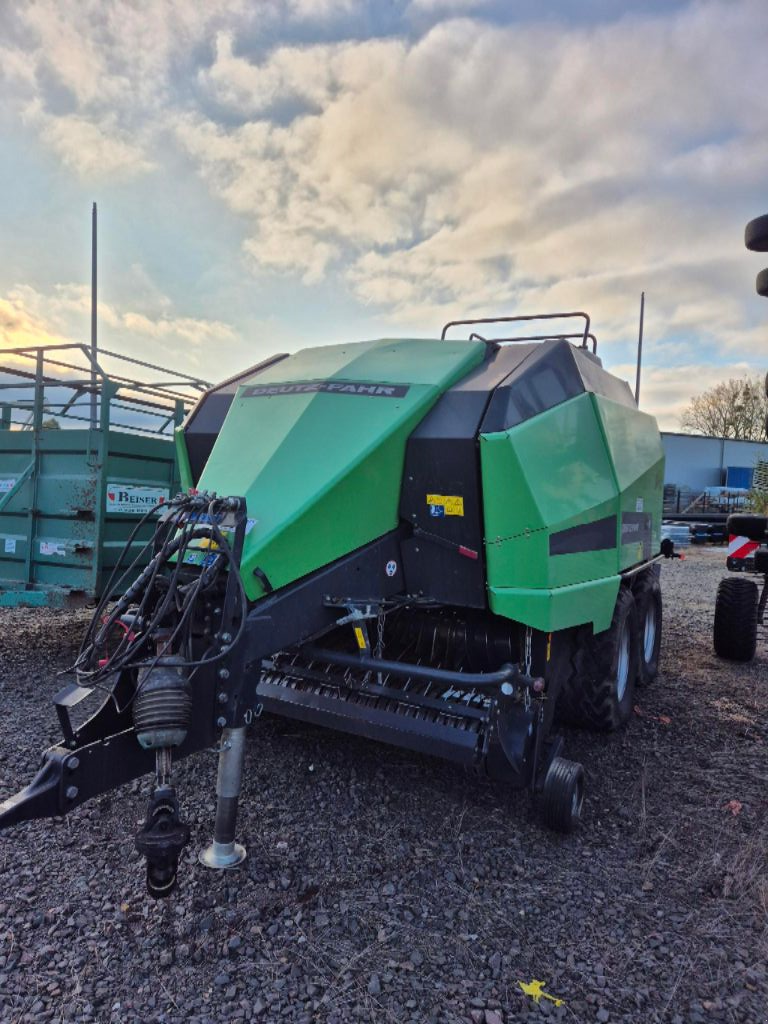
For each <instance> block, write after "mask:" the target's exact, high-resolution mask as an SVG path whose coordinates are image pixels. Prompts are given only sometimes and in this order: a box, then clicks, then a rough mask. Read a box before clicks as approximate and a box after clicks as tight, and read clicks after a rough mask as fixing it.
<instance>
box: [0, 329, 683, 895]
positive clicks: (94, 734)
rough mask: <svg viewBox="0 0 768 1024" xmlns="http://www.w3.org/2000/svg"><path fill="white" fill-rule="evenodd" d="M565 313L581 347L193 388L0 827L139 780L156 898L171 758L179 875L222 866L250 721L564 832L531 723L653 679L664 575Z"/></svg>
mask: <svg viewBox="0 0 768 1024" xmlns="http://www.w3.org/2000/svg"><path fill="white" fill-rule="evenodd" d="M553 316H554V315H553ZM565 316H569V317H578V318H581V320H583V323H584V329H583V332H582V331H578V332H574V331H568V332H566V333H564V334H557V333H555V334H550V333H543V334H542V333H541V330H542V328H541V327H539V328H538V330H539V333H537V334H535V335H532V336H531V335H529V336H527V337H524V338H507V339H495V340H486V339H485V338H483V337H482V336H481V335H480V334H478V333H474V331H475V328H477V327H478V325H479V324H485V323H492V322H496V323H498V322H503V323H508V322H509V321H517V322H520V321H528V320H544V321H548V320H550V319H552V318H553V317H551V316H545V317H542V318H536V317H510V318H501V320H500V321H490V320H487V321H486V320H483V321H457V322H454V323H452V324H449V325H447V328H446V330H444V331H443V336H442V338H441V339H433V340H383V341H372V342H362V343H358V344H348V345H332V346H329V347H326V348H314V349H306V350H304V351H300V352H298V353H296V354H294V355H290V356H287V355H280V356H275V357H274V358H272V359H269V360H267V361H265V362H264V363H262V364H260V365H259V366H257V367H254V368H252V369H251V370H249V371H247V372H246V373H244V374H242V375H241V376H240V377H238V378H235V379H233V380H231V381H227V382H225V383H224V384H223V385H220V386H219V387H218V388H214V389H212V390H211V391H209V392H208V393H207V394H206V395H205V396H204V397H203V398H202V399H201V400H200V401H199V403H198V405H197V407H196V408H195V409H194V410H193V411H192V413H191V414H190V415H189V416H188V418H187V421H186V423H185V424H184V426H183V428H180V431H179V436H178V441H179V451H180V461H181V467H182V479H183V480H184V487H185V489H184V491H183V492H182V493H181V494H179V495H178V497H176V498H175V499H174V500H173V501H171V502H170V503H168V504H167V506H166V507H164V508H163V509H162V510H161V511H162V518H161V519H160V520H159V522H158V525H157V529H156V532H155V536H154V539H153V541H151V545H152V546H151V552H150V554H151V558H150V561H149V564H148V565H147V566H146V567H145V568H143V569H142V570H141V572H140V573H139V574H138V576H137V575H136V571H135V570H133V571H132V569H131V566H132V563H134V562H136V560H137V556H138V555H139V552H138V551H137V550H136V547H137V546H133V547H132V546H131V545H130V544H129V545H128V546H127V548H126V557H125V561H124V568H125V575H124V577H121V573H120V570H118V571H117V572H116V576H115V579H114V581H113V586H112V587H111V588H110V592H109V593H108V594H107V595H105V597H104V599H103V600H102V602H101V604H100V606H99V607H98V608H97V609H96V613H95V615H94V617H93V620H92V622H91V625H90V627H89V628H88V630H87V632H86V635H85V637H84V639H83V643H82V647H81V650H80V653H79V655H78V657H77V660H76V663H75V665H74V666H73V669H74V672H75V673H76V677H77V681H76V683H72V684H70V685H68V686H66V687H65V688H64V690H62V691H61V692H60V693H59V694H58V695H57V697H56V698H55V702H56V706H57V711H58V714H59V719H60V722H61V728H62V738H61V741H60V742H59V743H58V744H57V745H56V746H54V747H52V748H50V749H49V750H48V751H47V752H46V753H45V754H44V756H43V763H42V766H41V768H40V770H39V772H38V774H37V776H36V777H35V778H34V780H33V781H32V783H31V784H30V785H29V786H28V787H27V788H26V789H25V790H23V791H22V792H21V793H19V794H18V795H16V796H14V797H11V798H10V799H9V800H6V802H5V803H4V804H2V805H0V826H2V827H7V826H9V825H12V824H15V823H17V822H20V821H24V820H27V819H32V818H41V817H47V816H53V815H61V814H64V813H66V812H67V811H68V810H70V809H71V808H73V807H76V806H77V805H78V804H80V803H82V802H83V801H84V800H87V799H89V798H90V797H93V796H95V795H96V794H99V793H103V792H105V791H106V790H109V789H111V788H114V787H115V786H118V785H119V784H121V783H124V782H126V781H127V780H129V779H132V778H136V777H137V776H140V775H143V774H145V773H148V772H151V771H154V773H155V779H154V784H153V789H152V794H151V797H150V800H149V806H148V808H147V813H146V818H145V821H144V823H143V825H142V827H141V829H140V830H139V832H138V834H137V837H136V845H137V847H138V849H139V851H140V852H141V853H142V854H143V855H144V856H145V857H146V859H147V868H148V871H147V880H148V887H149V891H150V892H151V893H152V894H153V895H155V896H163V895H167V894H168V893H169V892H170V891H171V890H172V888H173V886H174V884H175V881H176V874H177V866H178V859H179V854H180V852H181V850H182V849H183V847H184V845H185V843H186V842H188V840H189V829H188V827H187V826H186V825H185V824H184V823H183V822H182V821H181V818H180V811H179V802H178V798H177V795H176V791H175V788H174V786H173V782H172V775H171V769H172V759H173V758H179V757H184V756H186V755H188V754H191V753H193V752H194V751H197V750H200V749H202V748H206V747H208V748H210V747H212V746H214V745H217V746H218V748H219V750H220V761H219V774H218V781H217V796H218V806H217V814H216V822H215V826H214V839H213V842H212V843H211V845H210V846H208V847H207V848H206V849H205V850H204V851H203V853H202V854H201V859H202V860H203V861H204V863H207V864H209V865H210V866H212V867H220V868H224V867H231V866H233V865H235V864H237V863H239V862H240V860H242V858H243V857H244V856H245V852H244V850H243V848H242V847H241V846H240V845H239V844H238V843H237V842H236V841H235V840H236V836H235V826H236V813H237V800H238V796H239V793H240V779H241V771H242V762H243V751H244V741H245V733H246V728H247V727H248V726H249V725H253V728H254V730H257V729H258V718H259V716H260V715H261V713H262V712H268V713H274V714H279V715H285V716H288V717H290V718H295V719H299V720H300V721H306V722H312V723H316V724H320V725H326V726H331V727H332V728H335V729H338V730H341V731H343V732H347V733H352V734H355V735H357V736H362V737H365V738H367V739H369V740H376V741H383V742H386V743H392V744H396V745H399V746H401V747H406V748H408V749H410V750H415V751H421V752H424V753H426V754H432V755H438V756H441V757H444V758H448V759H449V760H451V761H454V762H457V763H458V764H460V765H463V766H465V767H467V768H470V769H473V770H475V771H477V772H479V773H484V774H488V775H490V776H493V777H497V778H500V779H503V780H506V781H508V782H509V783H510V784H511V785H514V786H518V787H526V788H528V789H529V790H531V791H532V792H534V793H535V794H537V796H538V800H539V802H540V806H541V812H542V817H543V820H544V822H545V823H546V824H548V825H549V826H551V827H553V828H555V829H559V830H561V831H564V832H568V831H570V830H571V829H572V828H573V826H574V825H575V824H576V822H577V821H578V820H579V817H580V815H581V812H582V803H583V792H584V780H583V771H582V768H581V766H580V765H579V764H577V763H575V762H572V761H569V760H566V759H565V758H564V757H563V756H562V747H563V741H562V738H561V737H560V736H558V734H557V732H556V731H555V728H554V726H555V724H556V722H557V721H558V720H568V721H570V722H575V723H580V724H582V725H585V726H588V727H592V728H595V729H603V730H608V729H616V728H619V727H621V726H623V725H624V724H625V723H626V722H627V720H628V718H629V716H630V714H631V710H632V706H633V694H634V690H635V686H636V685H637V684H642V683H646V682H648V681H650V680H651V679H652V678H653V677H654V676H655V675H656V672H657V668H658V657H659V646H660V640H661V597H660V589H659V580H658V570H659V566H658V564H657V563H658V561H659V559H660V558H662V557H664V555H666V556H669V555H670V554H671V553H672V552H671V549H662V547H661V546H660V543H659V533H660V520H661V505H662V478H663V454H662V448H661V444H660V439H659V432H658V429H657V426H656V422H655V420H654V419H653V418H652V417H651V416H648V415H646V414H644V413H642V412H639V411H638V409H637V407H636V404H635V401H634V399H633V396H632V394H631V392H630V390H629V388H628V386H627V384H626V383H625V382H623V381H621V380H619V379H617V378H616V377H614V376H612V375H611V374H610V373H608V372H606V370H605V369H604V368H603V366H602V364H601V361H600V359H599V358H598V357H597V355H596V354H595V349H596V342H595V340H594V337H593V335H592V334H590V331H589V318H588V317H587V316H586V315H585V314H583V313H578V314H565ZM581 320H579V323H581ZM461 326H464V327H465V328H466V330H465V332H464V333H469V331H470V329H472V330H473V333H472V334H470V336H469V338H468V339H467V340H449V339H448V338H447V334H448V333H451V332H450V331H449V330H448V328H451V329H452V331H453V333H455V332H456V328H457V327H461ZM546 326H549V324H545V327H546ZM480 329H483V328H480ZM518 330H519V328H518ZM91 693H95V694H99V693H101V694H103V702H102V704H101V706H100V708H98V710H96V711H95V713H94V714H93V715H92V716H91V717H90V718H86V720H85V721H84V722H83V723H82V724H80V725H79V726H78V725H76V724H75V719H74V718H73V715H74V716H75V717H77V716H76V713H73V711H72V709H73V707H74V706H75V705H76V704H77V703H78V701H80V700H81V699H82V698H85V697H87V696H88V695H89V694H91Z"/></svg>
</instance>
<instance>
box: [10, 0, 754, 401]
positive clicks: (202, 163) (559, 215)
mask: <svg viewBox="0 0 768 1024" xmlns="http://www.w3.org/2000/svg"><path fill="white" fill-rule="evenodd" d="M502 8H503V5H498V4H496V3H491V4H488V3H486V2H484V0H412V2H411V3H410V4H406V3H405V2H402V3H400V4H394V5H389V6H388V9H387V14H386V18H385V15H383V14H381V5H375V4H372V3H371V4H359V3H355V2H353V0H264V2H263V3H260V4H258V5H252V4H248V3H247V2H246V0H215V2H213V0H212V2H211V3H207V4H205V5H194V4H188V3H186V2H185V0H164V2H163V3H157V4H153V5H149V6H146V5H138V6H137V5H135V4H133V3H129V2H120V0H116V2H115V3H113V4H109V5H104V4H99V3H97V2H96V0H38V2H36V3H35V4H30V5H20V6H19V8H18V10H17V12H16V13H15V14H14V16H13V29H14V30H13V31H11V32H8V33H7V34H6V35H7V38H4V41H3V49H2V50H0V62H2V66H3V71H4V74H5V81H7V82H8V83H10V84H9V86H8V89H7V94H6V100H5V102H6V103H8V102H15V103H16V105H17V108H18V110H19V111H23V112H24V116H25V117H26V123H27V124H28V125H29V126H30V127H31V128H32V129H33V130H34V131H36V132H37V133H39V136H40V138H41V140H42V141H43V143H44V144H45V145H46V146H47V147H49V148H50V150H51V151H52V152H54V153H55V154H56V155H57V157H58V158H59V160H60V161H62V163H64V164H65V165H66V166H67V167H70V168H71V169H72V170H73V172H74V173H75V174H76V175H78V176H80V177H81V178H85V179H88V180H91V179H93V178H95V177H98V176H105V177H106V178H108V179H110V180H111V179H114V178H131V177H137V176H140V175H142V174H147V173H148V172H150V171H151V172H152V173H155V174H163V173H173V174H176V173H180V172H183V169H184V168H192V170H193V172H195V173H197V174H198V175H199V177H200V179H201V180H202V181H203V182H204V183H205V185H206V187H207V189H208V190H209V192H210V194H211V196H212V197H213V199H214V202H215V203H220V204H223V205H225V206H226V207H227V208H228V209H229V210H230V211H231V212H232V213H233V214H234V219H235V221H236V222H237V223H238V224H239V226H240V228H241V231H242V236H243V237H242V255H243V262H244V267H245V268H246V269H247V272H249V273H251V274H253V275H254V276H255V277H256V278H261V279H262V281H264V282H266V283H267V286H266V288H265V289H264V290H265V291H268V284H269V281H270V280H271V277H270V275H274V274H280V275H285V276H286V277H288V278H289V279H293V280H301V281H302V282H303V283H304V284H305V285H311V286H316V285H318V284H321V283H322V284H323V285H324V286H325V288H326V289H327V290H328V292H329V293H331V294H333V293H335V294H340V295H341V296H342V297H343V301H345V302H347V303H348V302H349V299H350V297H351V299H352V300H353V301H354V302H356V303H357V304H359V306H360V307H362V309H363V315H365V312H366V311H367V312H368V313H369V314H371V316H373V314H374V313H375V314H376V315H377V316H378V315H379V314H381V316H382V317H384V318H386V320H387V321H388V322H389V323H391V324H393V325H396V326H398V327H404V326H407V327H408V329H409V330H410V329H413V330H416V329H419V330H428V331H429V332H430V333H433V332H434V331H435V330H436V329H439V326H440V325H441V324H442V322H443V321H445V320H446V319H449V318H451V317H453V316H454V315H472V314H475V315H483V314H488V313H491V314H493V313H514V312H536V311H550V310H556V309H569V308H576V309H579V308H587V309H588V310H589V311H590V312H592V314H593V320H594V324H595V327H596V330H597V333H598V336H599V340H600V346H601V351H602V352H604V353H605V354H606V355H607V357H608V359H609V360H610V359H611V358H613V359H615V360H626V352H627V350H628V347H629V346H630V345H631V343H632V341H633V339H634V335H635V331H636V322H637V303H638V298H639V292H640V291H641V290H642V289H644V290H646V292H647V293H648V308H647V320H646V336H647V339H648V352H649V360H650V361H649V364H648V365H649V373H650V372H651V370H653V372H654V373H661V372H662V370H663V367H662V365H661V364H662V363H663V361H664V359H665V358H668V359H674V360H675V361H676V363H678V364H679V365H681V366H683V365H684V366H687V367H689V368H693V367H697V366H701V365H704V361H705V360H706V359H709V360H711V361H716V362H721V363H723V364H727V365H728V366H734V365H741V361H744V364H745V365H747V364H749V365H757V363H758V362H759V361H760V359H761V358H764V350H765V342H764V331H763V329H762V328H761V326H760V323H761V318H760V317H759V316H758V315H757V314H755V312H754V304H753V303H752V300H751V298H750V297H749V296H751V292H752V283H751V282H752V278H753V276H754V273H755V270H756V269H757V267H756V266H755V265H754V264H753V263H752V262H750V258H749V257H748V255H747V254H745V253H744V252H743V249H742V240H741V232H742V229H743V224H744V222H745V221H746V219H747V218H748V217H749V216H754V215H755V212H759V211H760V209H761V204H762V203H763V202H764V181H765V178H766V174H768V148H766V146H765V138H766V136H767V134H768V108H767V107H766V105H765V103H764V97H765V92H766V80H767V78H768V72H767V71H766V66H765V59H764V53H763V50H764V39H765V37H766V33H767V32H768V8H766V6H765V4H764V3H763V2H762V0H733V2H730V0H692V2H691V3H689V4H688V5H687V6H684V7H678V6H675V7H672V6H671V5H670V6H669V7H668V8H665V9H662V10H661V12H658V11H657V12H656V13H640V14H636V13H635V14H633V13H627V14H624V15H618V16H613V15H611V16H610V17H608V16H606V18H605V19H604V20H602V21H596V20H595V19H594V18H590V20H589V23H586V21H582V22H579V21H578V20H574V19H571V20H569V21H568V22H567V23H566V22H565V21H563V20H558V19H557V17H556V16H554V15H548V16H547V17H546V18H544V16H542V17H541V20H540V21H535V20H522V18H518V19H517V20H515V21H512V22H510V23H507V24H504V23H503V21H504V19H503V18H502V17H501V15H500V13H499V12H500V11H501V10H502ZM609 8H610V5H605V9H609ZM636 8H637V9H638V10H640V11H641V12H642V11H643V6H642V5H636ZM531 9H533V5H531ZM489 11H490V13H489ZM375 14H378V16H379V17H380V18H381V21H380V22H377V20H376V17H375V16H374V15H375ZM484 16H486V17H485V20H484ZM398 18H399V20H398ZM387 19H388V20H387ZM384 20H386V24H387V26H388V28H387V31H386V34H383V32H382V34H381V37H379V38H376V37H375V31H376V25H377V24H379V25H381V24H383V22H384ZM507 20H508V22H509V19H507ZM392 26H395V29H392V30H391V31H390V29H391V28H392ZM366 32H367V33H368V34H369V35H370V34H371V33H372V32H373V33H374V36H372V37H370V38H362V36H363V35H365V34H366ZM9 96H10V97H11V98H10V99H8V97H9ZM171 167H172V168H173V170H172V172H171V171H169V168H171ZM27 298H29V297H27ZM46 301H47V303H48V306H47V307H46V312H45V315H52V312H51V311H52V309H53V306H52V305H51V304H52V303H54V302H59V303H63V302H66V301H74V298H73V297H72V296H69V297H67V295H66V294H64V293H53V294H51V295H48V296H47V300H46ZM153 301H154V300H153ZM298 304H299V305H300V303H298ZM28 308H31V307H28ZM41 315H42V314H41ZM62 315H64V314H63V313H62ZM68 315H70V316H74V315H75V314H74V311H73V310H71V311H70V313H69V314H68ZM110 315H112V316H114V318H115V319H114V322H113V323H110V322H109V320H108V317H109V316H110ZM126 316H128V317H131V318H132V319H131V320H130V328H129V326H128V325H127V323H126V319H125V318H126ZM104 317H105V319H104V323H105V326H110V328H112V327H114V329H115V331H122V332H124V337H125V338H126V339H128V338H131V339H132V341H131V344H136V343H137V341H136V339H144V341H143V343H146V344H150V342H151V341H154V343H155V344H158V343H160V342H162V343H163V345H164V346H165V345H166V344H167V345H169V346H173V345H177V346H183V345H185V344H186V345H193V346H194V344H196V343H195V342H194V338H195V337H200V338H205V339H207V340H209V341H215V340H217V339H218V340H221V341H224V340H226V337H227V335H226V331H227V330H228V328H227V325H220V326H215V322H214V321H199V320H195V319H194V318H192V319H187V318H184V317H177V316H175V315H174V313H173V310H172V309H170V308H169V307H167V306H166V307H164V306H162V305H158V304H157V303H155V304H154V305H153V306H152V308H151V309H149V310H147V309H143V308H142V307H141V305H140V303H137V302H136V301H134V300H133V298H132V299H131V302H130V303H127V304H126V302H123V304H122V306H121V308H120V309H117V308H114V309H112V310H111V312H109V311H105V313H104ZM131 332H133V333H131ZM217 332H218V333H217ZM222 332H223V333H222ZM614 339H615V343H614ZM180 350H181V349H180V348H179V349H178V351H180ZM665 354H666V355H665ZM673 376H674V375H673ZM684 376H685V380H686V382H687V386H689V387H690V388H695V387H696V384H697V382H696V380H695V379H694V377H693V376H691V375H684ZM675 380H676V381H677V380H678V377H676V376H675ZM649 381H650V378H649ZM653 386H655V387H656V391H653ZM649 388H650V390H649V395H651V396H652V395H654V394H658V395H659V396H660V398H659V400H660V401H661V400H662V398H663V399H664V400H668V401H669V402H670V403H672V405H674V404H675V403H676V402H677V399H676V398H675V397H674V396H673V395H672V393H671V392H670V391H669V390H664V388H663V387H662V383H661V378H660V377H658V378H656V384H655V385H652V382H651V383H649Z"/></svg>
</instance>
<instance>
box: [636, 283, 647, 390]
mask: <svg viewBox="0 0 768 1024" xmlns="http://www.w3.org/2000/svg"><path fill="white" fill-rule="evenodd" d="M644 313H645V292H640V330H639V332H638V335H637V376H636V377H635V403H636V404H637V405H640V367H641V366H642V364H643V315H644Z"/></svg>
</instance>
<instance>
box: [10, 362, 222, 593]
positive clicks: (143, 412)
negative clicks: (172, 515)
mask: <svg viewBox="0 0 768 1024" xmlns="http://www.w3.org/2000/svg"><path fill="white" fill-rule="evenodd" d="M2 354H3V357H4V361H3V363H2V364H0V439H1V438H2V437H3V432H4V431H8V432H9V433H10V435H11V436H13V435H15V434H16V433H20V434H22V435H24V437H25V438H27V439H28V444H24V445H19V444H14V445H10V446H9V447H10V448H11V449H13V450H12V452H9V453H8V455H9V458H12V459H13V462H14V464H15V467H14V469H13V470H11V471H10V472H9V473H8V474H7V475H8V482H10V481H13V482H12V483H11V485H10V487H8V489H7V490H5V491H4V492H0V516H2V515H3V514H4V513H8V512H9V510H10V508H11V506H12V503H14V501H15V499H17V498H18V497H19V496H20V495H21V493H22V491H23V489H25V488H27V490H26V497H27V500H26V502H25V522H26V526H25V530H26V536H25V537H24V539H23V541H22V543H23V545H24V551H25V554H24V566H23V571H22V577H23V578H22V579H17V578H16V577H15V576H14V577H13V578H11V579H5V580H0V599H2V600H3V603H11V604H14V603H24V604H29V603H34V604H48V603H60V602H61V601H67V600H68V599H67V598H66V597H65V596H64V595H65V593H66V588H63V589H62V587H60V586H57V587H46V586H44V587H42V588H40V587H37V586H36V583H37V581H36V579H35V565H34V563H35V551H34V547H35V545H34V543H33V540H34V533H35V525H36V522H38V521H39V519H40V517H41V515H42V512H41V507H40V500H41V498H40V475H41V462H42V459H43V456H44V455H46V456H50V457H54V458H55V457H56V453H55V451H54V450H53V446H52V444H53V442H55V439H54V438H53V436H52V435H53V434H54V431H52V430H48V429H47V428H46V423H45V420H46V417H53V418H55V420H56V424H57V426H58V427H59V428H61V431H56V432H55V433H56V434H59V433H61V434H62V435H65V436H66V441H67V442H71V445H69V444H68V445H67V447H68V455H69V456H74V458H75V459H79V458H80V456H82V459H83V463H82V464H81V465H83V474H84V475H87V476H88V477H89V478H90V479H91V480H92V481H93V493H91V494H90V495H89V498H90V501H89V502H88V504H89V506H90V508H88V507H78V509H77V511H76V515H77V516H79V517H80V518H81V519H83V520H89V519H90V520H92V521H93V530H92V535H89V536H88V537H87V538H86V537H83V539H82V543H81V545H80V547H79V548H77V549H76V552H77V554H78V556H79V555H81V554H82V553H83V552H85V551H87V550H92V552H93V554H92V557H91V564H90V570H91V571H90V574H89V584H88V586H87V588H86V589H85V591H84V592H85V593H86V594H87V595H88V597H92V596H95V595H96V594H97V593H98V591H99V580H100V575H101V572H102V558H101V554H100V553H101V548H102V544H103V542H104V533H105V520H106V511H105V502H106V493H107V469H106V467H107V465H108V461H109V458H110V454H111V452H112V451H113V449H114V446H115V442H116V435H118V436H121V437H123V441H122V442H121V445H122V446H123V447H126V446H127V447H128V448H129V449H136V451H137V453H138V452H139V451H141V452H149V449H147V444H149V445H150V446H151V444H152V443H151V442H149V441H148V440H145V441H144V442H143V443H142V442H141V441H140V440H139V439H140V438H144V439H149V438H152V439H156V441H162V444H163V447H162V448H161V449H158V452H159V451H162V452H163V456H162V457H163V458H165V460H166V461H170V462H172V461H173V459H174V451H173V448H172V447H170V446H171V445H172V442H173V430H174V429H175V427H177V426H179V425H180V424H181V422H182V420H183V418H184V416H185V415H186V413H187V411H188V410H189V409H190V408H191V407H192V406H193V405H194V404H195V402H196V401H197V399H198V398H199V396H200V395H201V394H202V393H204V392H205V390H206V389H207V388H208V387H209V384H208V383H207V382H206V381H204V380H201V379H200V378H198V377H195V376H193V375H191V374H186V373H181V372H177V371H169V370H167V369H165V368H163V367H161V366H157V365H156V364H154V363H149V362H145V361H143V360H140V359H135V358H132V357H130V356H124V355H121V354H120V353H117V352H111V351H108V350H104V349H102V350H101V351H100V352H99V353H98V357H97V356H95V355H94V354H93V352H92V350H91V349H90V347H89V346H87V345H85V344H79V343H76V342H73V343H65V344H60V345H47V346H41V347H36V346H25V347H20V348H13V349H5V350H3V353H2ZM110 363H111V364H113V365H114V366H115V370H114V371H113V370H112V369H111V367H109V364H110ZM141 370H144V371H152V374H153V377H155V379H152V378H150V379H146V380H141V379H139V377H138V376H135V374H136V373H138V372H139V371H141ZM155 374H162V376H161V377H159V379H158V378H157V377H156V376H155ZM147 376H149V375H147ZM30 393H31V396H30V397H27V396H28V395H30ZM94 410H95V413H96V419H95V421H94V419H93V412H94ZM116 412H117V415H115V413H116ZM5 436H6V437H8V436H9V435H8V434H6V435H5ZM129 438H130V440H129ZM166 444H167V445H168V446H169V447H168V448H167V449H166V447H165V445H166ZM153 451H154V449H153ZM20 455H21V456H23V458H26V457H27V456H28V459H29V461H28V462H27V464H26V465H25V466H23V468H22V466H21V465H19V461H18V460H19V456H20ZM0 457H1V456H0ZM154 457H157V455H155V456H154ZM4 469H5V467H4V466H2V465H0V477H2V476H3V475H4V473H3V470H4ZM84 504H85V503H84V501H83V500H82V498H81V500H80V505H84ZM83 532H84V533H85V532H86V531H85V530H84V531H83ZM87 532H88V533H89V534H90V533H91V531H90V530H88V531H87ZM7 550H8V549H6V551H7ZM2 554H3V552H1V551H0V557H2ZM2 575H3V572H2V570H0V576H2ZM76 575H77V574H76ZM76 589H77V592H78V593H83V590H82V588H80V587H79V586H78V587H77V588H76Z"/></svg>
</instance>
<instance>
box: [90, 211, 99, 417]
mask: <svg viewBox="0 0 768 1024" xmlns="http://www.w3.org/2000/svg"><path fill="white" fill-rule="evenodd" d="M96 221H97V214H96V203H94V204H93V210H92V211H91V430H95V429H96V427H97V425H98V409H97V402H96V382H97V377H96V361H97V359H98V354H99V348H98V341H97V336H96Z"/></svg>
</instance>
